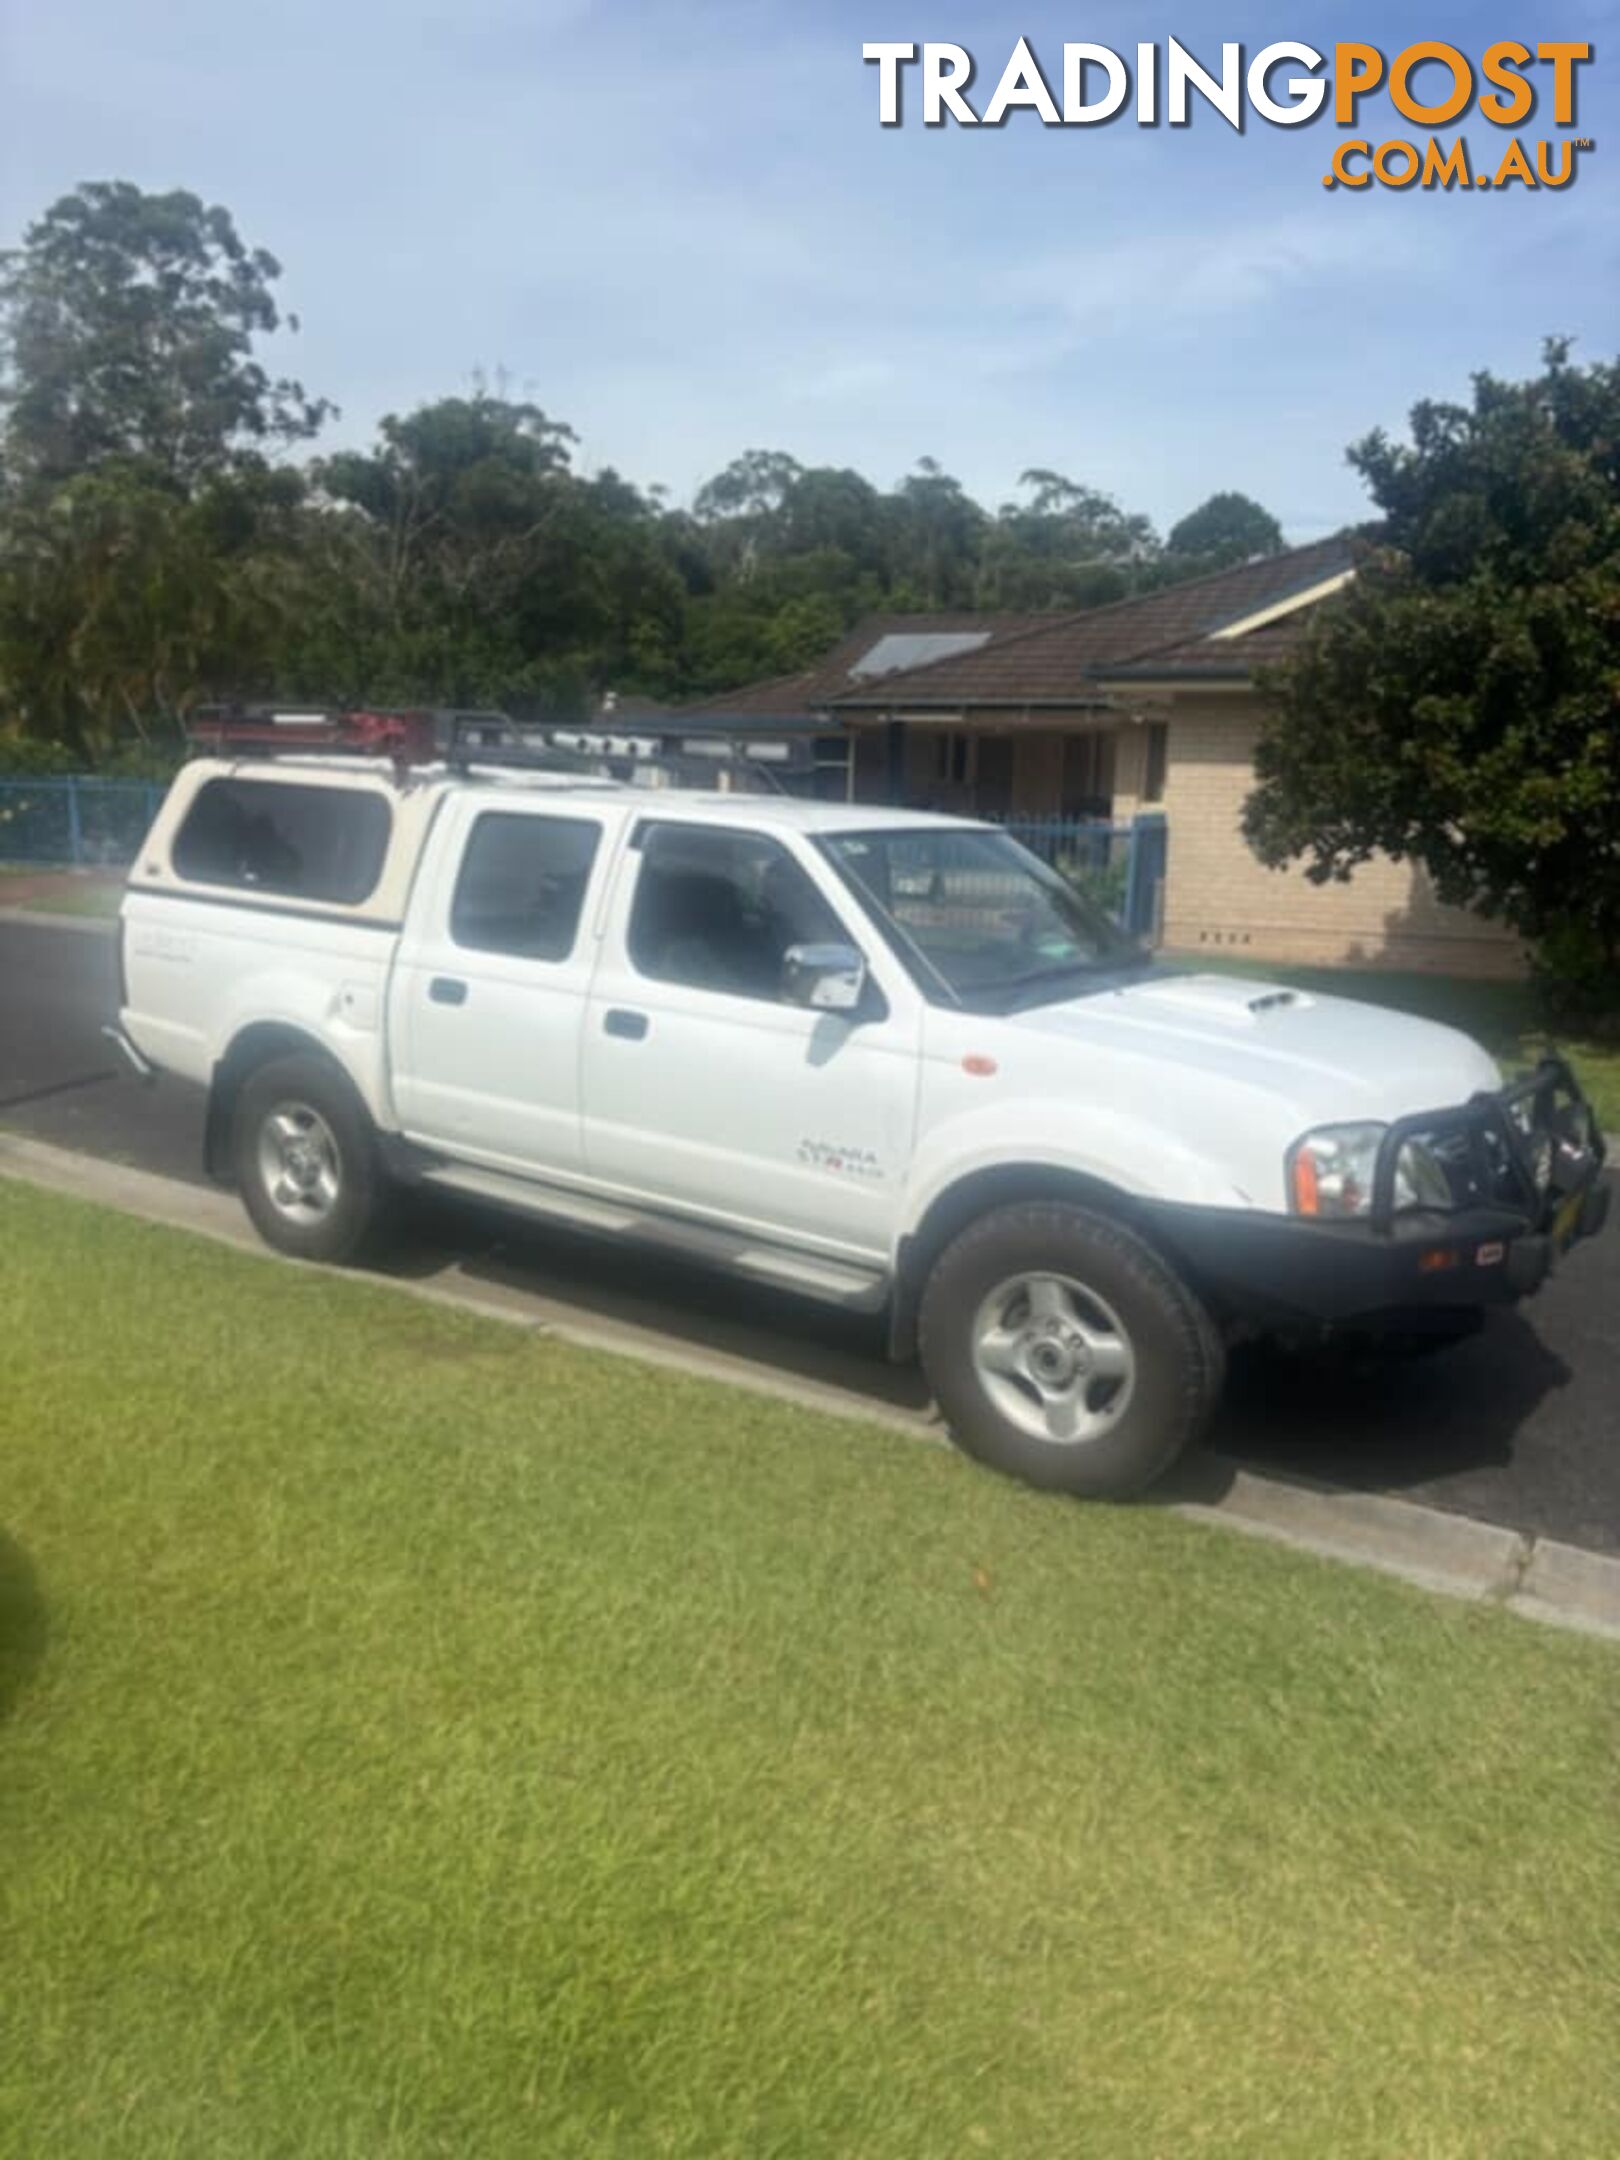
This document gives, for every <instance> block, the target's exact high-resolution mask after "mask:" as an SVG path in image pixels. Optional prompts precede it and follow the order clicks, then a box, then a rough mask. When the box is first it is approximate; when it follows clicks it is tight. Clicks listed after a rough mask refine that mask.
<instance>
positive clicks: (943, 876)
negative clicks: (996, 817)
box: [821, 826, 1145, 1010]
mask: <svg viewBox="0 0 1620 2160" xmlns="http://www.w3.org/2000/svg"><path fill="white" fill-rule="evenodd" d="M821 845H822V848H823V850H824V852H825V853H826V855H827V857H828V858H829V860H830V861H831V862H832V864H833V866H834V867H835V868H836V870H837V871H838V873H839V875H840V876H841V877H842V878H844V880H845V881H846V883H848V884H849V885H850V886H851V887H852V888H853V889H854V891H855V892H856V893H857V895H858V896H859V897H860V899H861V900H862V901H863V902H864V903H865V905H866V906H867V907H868V908H869V909H870V910H871V911H872V913H873V914H874V915H875V916H876V917H877V918H878V921H879V923H880V925H881V927H882V928H883V931H884V934H885V935H886V937H887V938H888V940H889V942H890V944H891V945H892V946H893V947H894V949H895V951H896V952H897V953H898V954H899V955H900V957H901V959H902V960H904V961H905V963H906V965H907V967H908V968H909V969H910V971H911V973H912V975H913V976H914V978H915V979H916V980H917V982H918V983H919V985H920V986H921V988H922V989H923V990H924V991H925V993H927V994H928V995H929V996H932V997H936V998H938V997H940V996H941V995H943V997H944V998H945V999H946V1000H947V1001H948V1002H950V1003H953V1004H959V1005H966V1006H969V1007H972V1008H976V1009H981V1010H1007V1009H1010V1008H1011V1007H1012V1006H1013V1005H1016V1004H1019V1003H1038V1002H1041V1001H1042V999H1044V998H1045V997H1047V996H1072V995H1073V994H1074V993H1075V989H1076V987H1077V984H1078V985H1079V986H1081V987H1083V979H1084V978H1085V977H1087V976H1092V975H1096V976H1101V975H1105V974H1113V973H1117V972H1118V971H1119V970H1120V969H1122V968H1130V967H1133V966H1137V965H1143V964H1145V962H1144V961H1143V956H1142V955H1141V953H1140V952H1139V950H1138V948H1137V947H1136V946H1134V945H1133V944H1132V943H1131V942H1130V940H1129V939H1128V938H1126V937H1125V936H1124V934H1123V933H1122V932H1121V931H1120V930H1119V929H1117V928H1116V926H1115V925H1114V923H1113V922H1112V921H1111V920H1110V919H1109V917H1108V915H1107V914H1106V913H1105V912H1104V910H1103V909H1102V908H1100V907H1098V906H1097V905H1096V904H1095V903H1094V902H1093V901H1091V900H1089V899H1088V898H1086V896H1085V895H1084V894H1083V893H1081V892H1079V891H1078V890H1076V888H1075V887H1074V886H1072V885H1070V884H1068V883H1067V882H1066V881H1065V880H1064V879H1063V878H1061V877H1059V876H1058V874H1057V872H1056V871H1055V870H1050V869H1048V868H1047V866H1046V864H1045V863H1043V862H1042V861H1040V859H1039V858H1038V857H1037V856H1034V855H1032V854H1030V852H1029V850H1028V849H1027V848H1024V847H1020V845H1019V844H1018V842H1017V841H1016V840H1013V839H1010V838H1009V837H1008V836H1007V834H1005V833H1002V832H995V831H990V830H982V829H977V828H973V827H964V828H954V829H953V828H951V827H949V826H937V827H930V826H915V827H904V826H902V827H897V828H895V829H894V830H893V831H883V830H879V831H875V832H853V833H833V834H829V835H828V836H827V837H826V838H825V839H824V840H823V841H822V843H821Z"/></svg>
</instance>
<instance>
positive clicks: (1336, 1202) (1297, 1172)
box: [1288, 1125, 1387, 1218]
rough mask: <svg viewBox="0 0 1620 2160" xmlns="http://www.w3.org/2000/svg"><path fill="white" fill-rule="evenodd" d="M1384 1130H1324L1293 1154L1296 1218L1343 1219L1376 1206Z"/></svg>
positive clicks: (1291, 1175) (1361, 1127) (1291, 1187)
mask: <svg viewBox="0 0 1620 2160" xmlns="http://www.w3.org/2000/svg"><path fill="white" fill-rule="evenodd" d="M1386 1130H1387V1128H1386V1127H1385V1126H1382V1125H1324V1126H1322V1127H1321V1128H1320V1129H1319V1130H1318V1131H1316V1132H1309V1133H1307V1134H1306V1135H1305V1137H1304V1139H1303V1140H1299V1141H1296V1142H1295V1144H1294V1146H1293V1147H1292V1148H1291V1149H1290V1150H1289V1154H1288V1197H1289V1200H1290V1201H1291V1202H1292V1204H1293V1209H1294V1213H1295V1214H1296V1215H1323V1216H1332V1217H1337V1218H1342V1217H1344V1216H1347V1215H1365V1214H1366V1213H1367V1212H1368V1210H1369V1209H1370V1208H1371V1206H1372V1190H1373V1171H1374V1169H1375V1168H1376V1166H1377V1162H1378V1149H1379V1145H1380V1143H1381V1142H1382V1140H1383V1137H1384V1133H1385V1131H1386Z"/></svg>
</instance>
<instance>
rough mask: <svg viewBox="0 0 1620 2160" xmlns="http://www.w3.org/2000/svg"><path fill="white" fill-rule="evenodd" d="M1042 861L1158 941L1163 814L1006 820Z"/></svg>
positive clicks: (1135, 933)
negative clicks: (1123, 819)
mask: <svg viewBox="0 0 1620 2160" xmlns="http://www.w3.org/2000/svg"><path fill="white" fill-rule="evenodd" d="M998 822H999V823H1000V824H1001V825H1002V826H1003V827H1004V829H1005V830H1006V831H1007V832H1010V833H1011V834H1012V836H1013V838H1014V839H1015V840H1021V841H1022V842H1023V843H1024V845H1025V847H1027V848H1028V849H1029V850H1030V852H1031V853H1032V854H1035V855H1038V856H1039V857H1040V858H1041V860H1042V862H1046V863H1050V864H1051V866H1052V868H1053V869H1054V870H1056V871H1059V872H1060V873H1061V874H1062V875H1063V876H1064V877H1066V878H1067V879H1068V880H1069V882H1070V883H1071V884H1073V885H1078V886H1079V887H1080V889H1081V890H1082V892H1086V893H1089V894H1090V895H1091V896H1092V898H1093V899H1095V900H1097V901H1099V902H1100V903H1101V904H1102V906H1104V907H1105V908H1106V909H1107V910H1108V912H1109V914H1110V915H1112V916H1113V917H1114V918H1115V920H1116V921H1117V922H1118V923H1119V924H1120V925H1121V927H1122V928H1123V929H1125V930H1128V931H1129V932H1130V934H1131V935H1132V937H1139V938H1147V939H1150V940H1151V939H1156V938H1157V936H1158V933H1159V920H1160V914H1161V903H1160V895H1161V893H1162V891H1163V887H1164V871H1165V862H1166V859H1167V855H1168V848H1169V833H1168V828H1167V826H1166V824H1165V821H1164V818H1163V816H1162V814H1156V813H1153V812H1143V813H1142V814H1140V815H1139V816H1137V817H1135V818H1132V819H1131V821H1130V822H1129V823H1128V824H1122V825H1116V824H1114V823H1113V821H1112V820H1111V819H1108V818H1062V817H1049V818H1002V819H1000V820H998Z"/></svg>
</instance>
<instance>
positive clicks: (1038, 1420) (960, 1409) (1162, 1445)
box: [918, 1202, 1225, 1499]
mask: <svg viewBox="0 0 1620 2160" xmlns="http://www.w3.org/2000/svg"><path fill="white" fill-rule="evenodd" d="M918 1333H919V1343H920V1348H921V1354H922V1364H923V1370H924V1372H925V1373H926V1375H927V1377H928V1380H929V1384H930V1385H931V1386H932V1388H933V1390H934V1394H935V1396H936V1398H937V1400H938V1402H939V1405H940V1408H941V1410H942V1411H943V1412H944V1414H945V1419H946V1422H947V1423H948V1425H949V1426H950V1428H951V1432H952V1434H953V1436H954V1437H955V1439H956V1440H957V1441H958V1443H959V1444H960V1445H961V1446H962V1447H964V1448H965V1449H966V1450H967V1451H968V1453H969V1454H972V1455H976V1456H978V1457H979V1459H980V1460H981V1461H983V1462H986V1463H988V1464H990V1465H991V1466H992V1467H993V1468H995V1469H998V1470H1003V1471H1006V1472H1008V1473H1009V1474H1010V1475H1012V1476H1014V1477H1019V1478H1023V1479H1024V1480H1025V1481H1026V1482H1027V1483H1029V1484H1031V1485H1040V1486H1045V1487H1048V1488H1051V1489H1054V1490H1058V1491H1063V1492H1071V1493H1076V1494H1079V1495H1082V1496H1084V1497H1086V1498H1089V1499H1108V1498H1121V1497H1123V1496H1125V1495H1127V1494H1129V1493H1134V1492H1140V1491H1141V1490H1142V1488H1143V1487H1144V1486H1146V1485H1150V1484H1152V1482H1153V1480H1154V1479H1155V1478H1157V1477H1160V1476H1162V1474H1163V1473H1164V1472H1165V1471H1166V1470H1167V1469H1168V1468H1169V1467H1170V1465H1171V1463H1172V1462H1174V1461H1175V1459H1176V1457H1177V1456H1178V1455H1179V1454H1180V1453H1181V1451H1182V1450H1183V1448H1185V1447H1186V1446H1187V1445H1188V1444H1189V1442H1190V1441H1192V1440H1194V1439H1195V1438H1196V1437H1197V1435H1198V1434H1199V1433H1200V1432H1201V1431H1202V1429H1203V1427H1204V1425H1205V1423H1206V1421H1207V1420H1208V1417H1209V1414H1210V1412H1211V1410H1212V1409H1213V1407H1214V1404H1215V1400H1216V1397H1217V1396H1218V1395H1219V1393H1220V1387H1221V1381H1222V1377H1223V1374H1224V1366H1225V1360H1224V1352H1223V1348H1222V1344H1221V1340H1220V1337H1219V1335H1218V1334H1217V1333H1216V1331H1215V1329H1214V1326H1213V1325H1212V1323H1211V1321H1210V1319H1209V1316H1208V1314H1207V1313H1206V1312H1205V1311H1204V1308H1203V1306H1202V1305H1201V1304H1200V1303H1199V1301H1198V1299H1197V1298H1196V1297H1195V1296H1194V1295H1193V1293H1192V1291H1191V1290H1190V1289H1189V1288H1188V1287H1187V1285H1186V1284H1185V1283H1183V1282H1182V1281H1181V1279H1180V1278H1179V1277H1178V1276H1177V1275H1176V1274H1175V1273H1173V1271H1172V1270H1171V1269H1170V1268H1169V1267H1168V1266H1167V1265H1166V1264H1165V1262H1164V1261H1163V1260H1161V1259H1160V1257H1159V1255H1158V1254H1157V1253H1156V1252H1155V1251H1154V1250H1153V1248H1152V1247H1151V1246H1150V1245H1148V1244H1146V1243H1144V1241H1143V1240H1142V1239H1141V1238H1139V1237H1137V1236H1136V1234H1135V1233H1134V1232H1133V1231H1131V1230H1128V1229H1127V1228H1125V1226H1124V1225H1123V1224H1121V1223H1117V1222H1114V1221H1112V1220H1110V1219H1109V1218H1108V1217H1106V1216H1102V1215H1095V1214H1092V1213H1091V1212H1090V1211H1089V1210H1088V1209H1085V1208H1079V1207H1071V1206H1067V1205H1055V1204H1048V1203H1044V1202H1043V1203H1031V1204H1028V1205H1023V1206H1016V1207H1006V1208H998V1209H997V1210H996V1211H995V1212H994V1213H992V1214H989V1215H985V1216H982V1217H981V1218H980V1219H979V1220H978V1221H977V1222H975V1223H971V1224H969V1226H968V1228H967V1229H966V1230H964V1231H963V1232H962V1233H961V1235H960V1236H959V1237H957V1238H956V1239H955V1241H954V1242H953V1243H952V1244H950V1245H948V1246H947V1247H946V1249H945V1251H944V1252H943V1253H942V1254H941V1255H940V1258H939V1260H938V1261H937V1263H936V1264H935V1267H934V1271H933V1273H932V1274H931V1275H930V1277H929V1279H928V1282H927V1285H926V1287H925V1289H924V1291H923V1298H922V1309H921V1312H920V1314H919V1323H918Z"/></svg>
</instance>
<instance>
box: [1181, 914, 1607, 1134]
mask: <svg viewBox="0 0 1620 2160" xmlns="http://www.w3.org/2000/svg"><path fill="white" fill-rule="evenodd" d="M1165 959H1166V960H1167V961H1171V962H1173V963H1174V964H1175V965H1177V966H1182V967H1207V968H1210V969H1212V970H1215V971H1217V972H1220V973H1228V972H1230V973H1236V974H1241V975H1257V976H1263V977H1264V978H1265V979H1266V981H1268V982H1281V983H1292V984H1294V985H1295V986H1296V987H1297V988H1299V989H1301V990H1315V991H1319V992H1321V993H1322V994H1324V995H1329V996H1333V997H1349V998H1365V999H1366V1000H1367V1002H1368V1003H1369V1004H1372V1005H1392V1006H1394V1007H1395V1008H1396V1009H1397V1010H1398V1011H1400V1012H1411V1013H1421V1014H1423V1015H1424V1016H1425V1017H1426V1018H1428V1019H1431V1020H1443V1021H1445V1022H1446V1024H1447V1025H1448V1026H1450V1027H1458V1028H1462V1029H1463V1030H1464V1031H1465V1032H1466V1033H1467V1034H1469V1035H1472V1036H1474V1037H1476V1038H1477V1039H1478V1040H1479V1041H1480V1042H1482V1043H1483V1044H1484V1045H1485V1047H1486V1048H1487V1049H1488V1050H1489V1051H1490V1052H1491V1054H1492V1056H1493V1057H1495V1058H1496V1059H1497V1060H1498V1062H1499V1063H1501V1064H1502V1065H1503V1066H1505V1067H1518V1066H1523V1065H1533V1064H1534V1063H1535V1061H1536V1059H1537V1058H1538V1057H1539V1056H1540V1054H1541V1052H1542V1051H1543V1050H1544V1049H1545V1048H1547V1047H1548V1045H1549V1044H1552V1045H1555V1046H1556V1047H1557V1048H1558V1049H1560V1050H1562V1051H1563V1052H1564V1054H1565V1056H1566V1057H1568V1058H1569V1059H1570V1061H1571V1062H1572V1064H1573V1065H1574V1066H1575V1069H1576V1071H1577V1072H1578V1073H1579V1075H1580V1078H1581V1084H1582V1085H1583V1086H1584V1087H1585V1089H1586V1091H1587V1093H1588V1094H1589V1095H1590V1096H1591V1098H1592V1102H1593V1105H1594V1107H1595V1108H1596V1110H1597V1111H1598V1113H1599V1116H1600V1117H1601V1118H1602V1120H1603V1124H1604V1127H1605V1129H1606V1130H1607V1131H1609V1132H1611V1133H1620V1026H1617V1027H1616V1028H1615V1030H1614V1031H1612V1032H1611V1033H1610V1034H1608V1035H1607V1036H1606V1037H1605V1038H1604V1039H1603V1040H1598V1039H1597V1038H1595V1037H1593V1036H1590V1035H1582V1034H1580V1033H1578V1032H1577V1033H1561V1032H1558V1031H1556V1030H1555V1031H1553V1032H1551V1033H1549V1031H1548V1028H1547V1025H1546V1023H1545V1021H1543V1020H1542V1019H1540V1018H1539V1016H1538V1013H1537V1008H1536V1000H1535V994H1534V992H1533V991H1532V989H1531V987H1530V985H1529V984H1528V983H1517V982H1468V981H1466V980H1464V979H1463V978H1462V977H1460V976H1456V975H1401V974H1393V973H1388V972H1386V971H1385V970H1383V969H1381V968H1300V967H1277V966H1272V965H1270V964H1268V963H1267V962H1265V961H1263V960H1252V961H1248V960H1231V959H1227V958H1225V957H1224V956H1223V957H1220V958H1216V957H1214V956H1212V955H1210V954H1207V953H1202V952H1196V953H1167V954H1166V955H1165Z"/></svg>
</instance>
